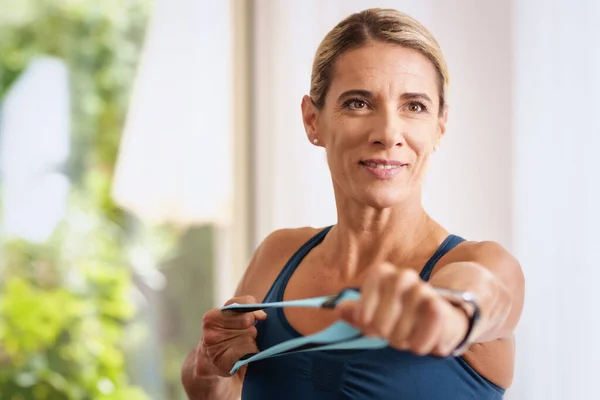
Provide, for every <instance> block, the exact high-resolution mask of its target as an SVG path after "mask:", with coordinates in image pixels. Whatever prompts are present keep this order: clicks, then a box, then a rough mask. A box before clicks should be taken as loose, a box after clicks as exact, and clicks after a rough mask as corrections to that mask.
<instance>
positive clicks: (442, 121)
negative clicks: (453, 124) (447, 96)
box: [438, 105, 448, 139]
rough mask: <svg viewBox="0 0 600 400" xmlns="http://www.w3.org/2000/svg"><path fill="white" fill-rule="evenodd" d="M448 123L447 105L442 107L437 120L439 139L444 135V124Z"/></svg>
mask: <svg viewBox="0 0 600 400" xmlns="http://www.w3.org/2000/svg"><path fill="white" fill-rule="evenodd" d="M447 123H448V105H444V110H443V111H442V114H441V115H440V117H439V118H438V128H439V133H440V139H441V137H442V136H444V134H445V133H446V124H447Z"/></svg>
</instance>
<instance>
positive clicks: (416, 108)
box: [408, 101, 427, 114]
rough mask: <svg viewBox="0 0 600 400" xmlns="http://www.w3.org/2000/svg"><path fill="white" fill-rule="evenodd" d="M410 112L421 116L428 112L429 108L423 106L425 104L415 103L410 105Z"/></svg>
mask: <svg viewBox="0 0 600 400" xmlns="http://www.w3.org/2000/svg"><path fill="white" fill-rule="evenodd" d="M408 111H410V112H413V113H417V114H419V113H422V112H424V111H427V107H425V104H423V103H419V102H418V101H414V102H412V103H409V104H408Z"/></svg>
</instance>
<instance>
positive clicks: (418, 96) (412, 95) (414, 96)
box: [338, 89, 433, 103]
mask: <svg viewBox="0 0 600 400" xmlns="http://www.w3.org/2000/svg"><path fill="white" fill-rule="evenodd" d="M351 96H360V97H364V98H367V99H372V98H373V97H375V94H373V92H370V91H368V90H362V89H352V90H347V91H345V92H343V93H342V94H340V95H339V97H338V101H341V100H342V99H344V98H346V97H351ZM400 99H402V100H422V101H427V102H429V103H433V101H431V99H430V98H429V96H427V94H425V93H420V92H407V93H403V94H402V95H401V96H400Z"/></svg>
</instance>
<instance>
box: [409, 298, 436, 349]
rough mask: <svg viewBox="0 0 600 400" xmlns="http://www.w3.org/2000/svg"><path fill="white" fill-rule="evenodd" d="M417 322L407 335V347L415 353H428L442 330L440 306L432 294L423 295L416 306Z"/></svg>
mask: <svg viewBox="0 0 600 400" xmlns="http://www.w3.org/2000/svg"><path fill="white" fill-rule="evenodd" d="M416 309H417V316H416V317H417V319H418V321H419V322H418V323H416V324H415V325H413V330H412V332H411V333H410V334H409V337H408V340H407V342H408V348H409V349H410V350H411V351H413V352H414V353H416V354H419V355H425V354H430V353H431V352H432V351H433V349H434V347H435V346H436V345H437V344H438V342H439V338H440V333H441V331H442V321H443V316H442V312H443V310H442V308H441V307H440V304H439V300H438V299H437V298H435V297H434V296H429V297H425V298H423V299H422V300H421V302H420V304H419V305H418V306H417V308H416Z"/></svg>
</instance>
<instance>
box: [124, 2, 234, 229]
mask: <svg viewBox="0 0 600 400" xmlns="http://www.w3.org/2000/svg"><path fill="white" fill-rule="evenodd" d="M230 14H231V11H230V3H229V2H228V1H208V2H200V1H196V0H169V1H167V0H157V1H156V3H155V7H154V12H153V18H152V20H151V22H150V25H149V28H148V34H147V38H146V42H145V45H144V51H143V54H142V58H141V62H140V67H139V71H138V74H137V77H136V82H135V87H134V92H133V96H132V100H131V105H130V110H129V114H128V116H127V122H126V127H125V131H124V133H123V140H122V143H121V147H120V153H119V158H118V162H117V167H116V174H115V182H114V187H113V194H114V198H115V200H116V202H117V203H118V204H119V205H121V206H122V207H124V208H126V209H127V210H129V211H130V212H132V213H133V214H135V215H137V216H138V217H140V218H141V219H142V220H144V221H148V222H151V223H172V224H177V225H184V226H188V225H197V224H198V225H199V224H206V223H213V224H220V225H223V226H227V225H228V224H229V223H230V221H231V210H232V205H231V203H232V191H233V183H232V182H233V176H232V174H233V167H232V166H233V162H234V160H233V151H232V140H231V138H232V133H233V132H232V121H231V118H232V111H231V110H232V105H233V100H232V98H231V93H232V88H231V79H232V75H233V72H232V70H233V68H232V54H231V30H232V27H231V15H230Z"/></svg>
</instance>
